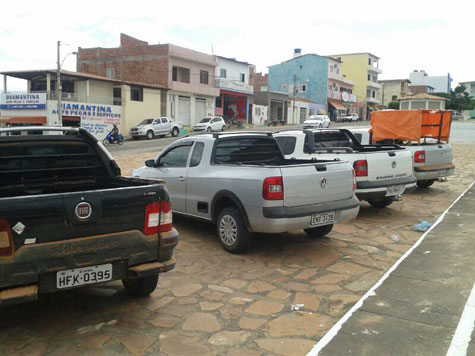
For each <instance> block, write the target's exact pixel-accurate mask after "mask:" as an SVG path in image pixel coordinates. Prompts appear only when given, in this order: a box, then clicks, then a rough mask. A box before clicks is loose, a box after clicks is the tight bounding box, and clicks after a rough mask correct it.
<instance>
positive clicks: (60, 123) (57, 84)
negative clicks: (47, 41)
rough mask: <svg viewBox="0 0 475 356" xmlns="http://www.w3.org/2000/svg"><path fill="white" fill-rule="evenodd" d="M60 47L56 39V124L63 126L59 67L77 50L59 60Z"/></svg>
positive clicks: (59, 42)
mask: <svg viewBox="0 0 475 356" xmlns="http://www.w3.org/2000/svg"><path fill="white" fill-rule="evenodd" d="M60 48H61V41H58V51H57V52H58V53H57V54H58V60H57V65H58V68H57V70H56V99H57V100H58V106H57V111H58V124H59V126H63V115H62V113H61V96H62V95H63V93H62V89H63V88H62V87H61V67H62V66H63V64H64V61H65V60H66V58H67V57H68V56H69V55H70V54H74V55H76V54H78V53H77V52H70V53H68V54H67V55H65V56H64V58H63V61H62V62H60Z"/></svg>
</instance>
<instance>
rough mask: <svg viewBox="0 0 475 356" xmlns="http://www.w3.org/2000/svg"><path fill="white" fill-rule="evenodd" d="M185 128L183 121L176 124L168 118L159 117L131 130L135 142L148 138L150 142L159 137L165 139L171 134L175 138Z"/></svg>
mask: <svg viewBox="0 0 475 356" xmlns="http://www.w3.org/2000/svg"><path fill="white" fill-rule="evenodd" d="M182 128H183V125H182V123H181V121H178V122H175V121H173V120H170V119H169V118H167V117H157V118H151V119H145V120H143V121H142V122H141V123H140V124H138V125H137V126H135V127H132V128H131V129H130V136H132V138H133V139H134V140H137V139H139V138H141V137H146V138H148V139H149V140H151V139H152V138H154V137H155V136H158V137H165V136H167V135H168V134H171V135H172V136H173V137H176V136H178V134H179V133H180V130H181V129H182Z"/></svg>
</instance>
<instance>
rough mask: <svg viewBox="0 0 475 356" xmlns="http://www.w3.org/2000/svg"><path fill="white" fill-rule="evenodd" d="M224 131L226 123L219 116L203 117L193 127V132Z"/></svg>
mask: <svg viewBox="0 0 475 356" xmlns="http://www.w3.org/2000/svg"><path fill="white" fill-rule="evenodd" d="M224 130H226V122H225V121H224V119H223V118H222V117H221V116H213V117H205V118H204V119H201V121H200V122H198V123H197V124H196V125H194V126H193V131H195V132H197V131H208V132H211V131H224Z"/></svg>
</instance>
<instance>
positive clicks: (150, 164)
mask: <svg viewBox="0 0 475 356" xmlns="http://www.w3.org/2000/svg"><path fill="white" fill-rule="evenodd" d="M145 166H146V167H149V168H154V167H156V166H157V165H155V160H153V159H148V160H146V161H145Z"/></svg>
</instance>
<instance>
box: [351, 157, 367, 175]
mask: <svg viewBox="0 0 475 356" xmlns="http://www.w3.org/2000/svg"><path fill="white" fill-rule="evenodd" d="M353 168H354V169H355V174H356V176H357V177H367V176H368V161H367V160H365V159H362V160H359V161H355V163H354V164H353Z"/></svg>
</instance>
